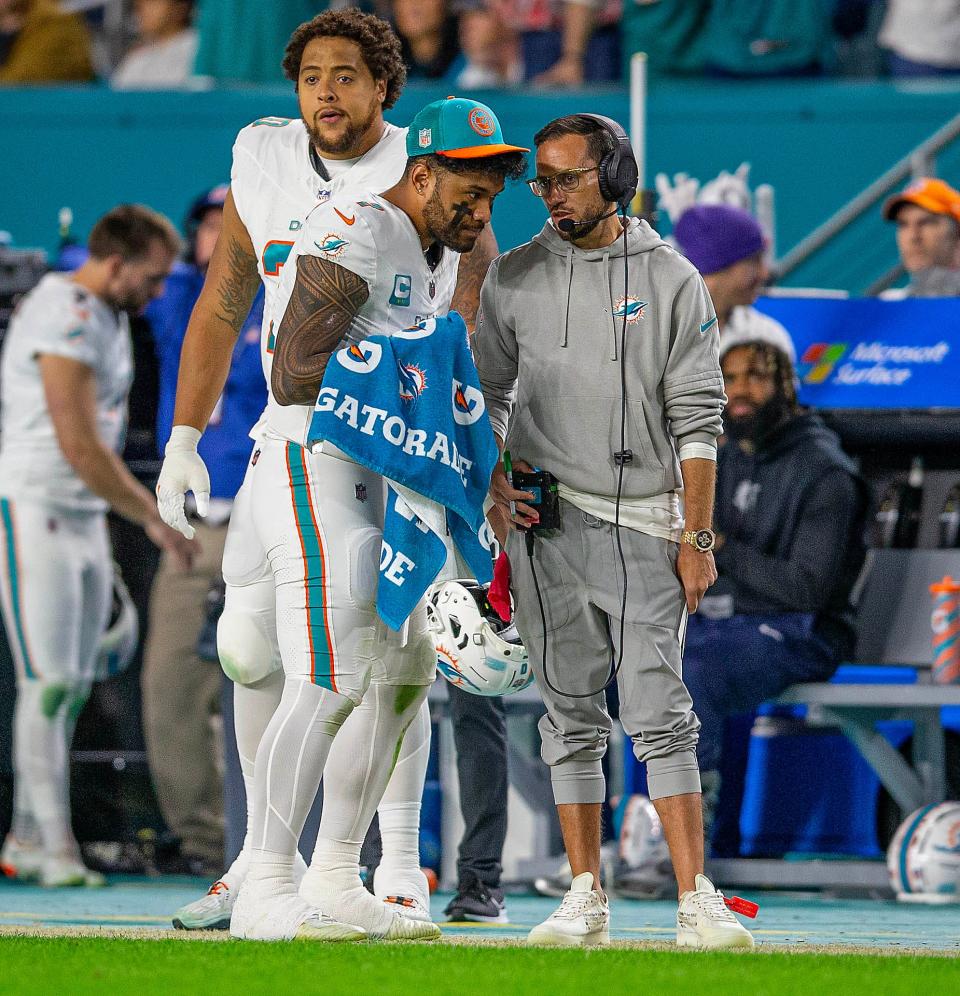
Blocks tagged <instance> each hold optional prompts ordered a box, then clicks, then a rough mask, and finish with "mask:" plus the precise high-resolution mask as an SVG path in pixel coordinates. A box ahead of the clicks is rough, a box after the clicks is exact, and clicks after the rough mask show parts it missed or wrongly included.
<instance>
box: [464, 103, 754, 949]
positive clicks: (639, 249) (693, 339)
mask: <svg viewBox="0 0 960 996" xmlns="http://www.w3.org/2000/svg"><path fill="white" fill-rule="evenodd" d="M534 141H535V143H536V146H537V158H536V168H537V175H536V177H535V178H534V179H533V180H531V181H529V182H530V186H531V189H532V190H533V192H534V194H536V195H537V196H539V197H541V198H542V199H543V201H544V204H545V205H546V207H547V209H548V211H549V213H550V218H549V220H548V221H547V223H546V224H545V225H544V227H543V230H542V231H541V232H540V233H539V234H538V235H537V236H535V237H534V239H533V240H532V241H530V242H528V243H526V244H525V245H522V246H520V247H519V248H517V249H514V250H512V251H511V252H508V253H505V254H504V255H502V256H500V257H499V258H498V259H497V260H495V261H494V263H493V264H492V265H491V267H490V270H489V271H488V273H487V277H486V280H485V282H484V285H483V289H482V291H481V299H480V313H479V315H478V320H477V331H476V333H475V335H474V337H473V345H474V351H475V358H476V363H477V368H478V370H479V373H480V381H481V384H482V386H483V391H484V397H485V399H486V404H487V409H488V412H489V415H490V420H491V423H492V425H493V429H494V432H495V433H496V434H497V437H498V441H499V442H500V444H501V448H503V446H504V443H505V444H506V447H507V449H508V450H510V451H511V452H512V454H513V456H514V460H513V468H514V469H515V470H522V471H525V470H529V469H530V468H531V467H536V468H541V469H543V470H545V471H549V472H551V473H552V474H553V475H554V476H555V477H556V478H557V480H558V481H559V493H560V497H561V502H560V508H561V525H560V528H559V529H558V530H554V531H553V532H552V533H551V534H549V535H544V534H543V533H540V534H535V535H533V536H532V537H531V538H529V539H528V538H527V537H525V535H524V532H523V531H524V530H526V529H528V528H529V527H530V526H535V525H536V523H537V521H538V512H537V508H536V506H535V505H533V504H531V502H530V499H531V498H532V497H533V496H532V494H531V493H530V492H525V491H520V490H516V489H514V487H513V486H512V483H511V481H510V480H508V478H507V471H506V470H505V469H504V466H503V463H501V464H500V465H499V466H498V467H497V469H496V470H495V471H494V474H493V478H492V480H491V496H492V497H493V499H494V501H495V502H496V503H497V506H498V512H499V518H500V520H501V521H502V522H504V523H506V521H508V520H509V522H510V529H509V530H508V531H507V533H506V538H505V546H506V550H507V553H508V556H509V559H510V564H511V571H512V590H513V595H514V601H515V607H516V622H517V627H518V629H519V631H520V634H521V636H522V637H523V640H524V643H525V644H526V646H527V648H528V650H529V653H530V659H531V662H532V663H533V666H534V670H535V673H536V677H537V682H538V685H539V687H540V691H541V694H542V695H543V698H544V702H545V704H546V706H547V714H546V716H544V718H543V719H542V720H541V723H540V732H541V737H542V755H543V758H544V760H545V761H546V763H547V764H548V765H550V767H551V777H552V783H553V790H554V799H555V801H556V804H557V811H558V814H559V817H560V824H561V828H562V831H563V838H564V843H565V845H566V849H567V855H568V857H569V860H570V866H571V870H572V872H573V883H572V888H571V891H570V892H568V893H567V895H566V897H565V898H564V901H563V904H562V905H561V907H560V909H559V910H557V912H556V913H554V914H553V915H552V916H551V917H550V918H549V919H548V920H547V921H545V922H544V923H542V924H540V925H539V926H538V927H535V928H534V929H533V931H532V932H531V934H530V941H531V942H532V943H550V944H603V943H605V942H606V940H607V938H608V936H609V935H608V924H609V912H608V908H607V903H606V897H605V896H604V895H603V892H602V890H601V888H600V878H599V865H600V804H601V802H602V800H603V798H604V795H605V785H604V779H603V773H602V771H601V767H600V760H601V758H602V756H603V754H604V752H605V751H606V747H607V736H608V734H609V732H610V729H611V721H610V717H609V715H608V713H607V711H606V707H605V701H604V694H603V688H604V682H605V681H606V680H607V679H608V677H609V676H610V670H611V661H612V660H613V659H619V660H620V662H621V666H620V670H619V673H618V674H617V679H616V680H617V682H618V685H619V692H620V719H621V722H622V723H623V727H624V729H625V731H626V732H627V734H628V735H629V736H630V737H631V738H632V740H633V743H634V750H635V753H636V755H637V757H638V758H639V759H640V760H641V761H644V762H645V763H646V766H647V777H648V783H649V792H650V796H651V798H652V799H653V800H654V803H655V805H656V807H657V811H658V812H659V814H660V817H661V819H662V821H663V825H664V830H665V833H666V837H667V842H668V844H669V846H670V852H671V856H672V858H673V863H674V869H675V871H676V874H677V880H678V884H679V888H680V893H681V903H680V909H679V912H678V922H677V936H678V943H680V944H683V945H687V946H691V947H732V946H752V938H751V936H750V934H749V933H748V932H747V931H746V930H744V928H743V927H742V926H741V925H740V924H739V922H738V921H737V920H736V919H735V918H734V917H733V916H732V914H730V913H729V911H728V910H727V908H726V907H725V906H724V904H723V899H722V897H721V896H720V894H719V893H718V892H717V891H716V890H715V889H714V888H713V886H712V884H711V883H710V882H709V881H708V880H707V879H706V878H705V877H704V876H703V875H702V872H703V826H702V819H701V813H700V780H699V776H698V771H697V757H696V744H697V731H698V728H699V722H698V720H697V718H696V716H695V715H694V713H693V710H692V706H691V700H690V695H689V694H688V692H687V690H686V688H685V687H684V685H683V682H682V680H681V676H680V661H681V645H682V633H683V629H684V626H685V622H686V613H687V611H690V612H693V611H695V610H696V607H697V604H698V602H699V600H700V598H701V597H702V596H703V594H704V592H705V591H706V589H707V588H708V587H709V585H710V584H712V583H713V581H714V580H715V579H716V570H715V567H714V563H713V554H712V552H711V547H712V542H713V534H712V533H711V532H710V524H711V513H712V509H713V490H714V477H715V468H716V438H717V436H718V435H720V432H721V429H722V425H721V412H722V410H723V405H724V401H725V398H724V393H723V381H722V377H721V374H720V367H719V363H718V359H717V356H718V332H717V319H716V312H715V310H714V308H713V305H712V303H711V301H710V296H709V294H708V293H707V290H706V287H705V286H704V283H703V280H702V279H701V278H700V275H699V274H698V273H697V271H696V270H695V269H694V267H693V266H692V265H691V264H690V263H689V262H687V260H685V259H684V258H683V257H682V256H681V255H679V254H678V253H677V252H676V251H674V250H673V249H671V248H670V247H669V246H667V245H666V243H664V242H663V241H661V240H660V238H659V237H658V236H657V234H656V233H655V232H654V231H653V229H651V228H650V226H649V225H647V224H646V222H643V221H640V220H638V219H635V218H631V219H628V220H627V221H626V222H625V228H624V224H623V223H621V221H620V218H619V217H618V216H617V208H618V203H617V202H620V204H621V205H624V206H625V205H626V204H627V203H629V200H630V198H631V196H632V195H633V193H634V188H635V187H636V164H635V162H634V160H633V154H632V152H631V151H630V145H629V141H628V139H627V137H626V135H625V134H624V133H623V131H622V129H621V128H620V127H619V125H616V124H615V123H614V122H612V121H609V119H605V118H599V117H597V116H594V115H587V114H575V115H570V116H567V117H563V118H559V119H557V120H555V121H552V122H551V123H550V124H548V125H546V126H545V127H544V128H543V129H541V131H540V132H538V134H537V135H536V138H535V140H534ZM625 163H626V165H625ZM631 170H632V175H631ZM681 488H682V489H683V493H684V505H685V516H686V522H684V519H683V517H682V515H681V511H680V500H679V492H680V490H681ZM528 536H529V534H528ZM681 540H682V542H681ZM625 582H626V583H625ZM541 603H542V610H541Z"/></svg>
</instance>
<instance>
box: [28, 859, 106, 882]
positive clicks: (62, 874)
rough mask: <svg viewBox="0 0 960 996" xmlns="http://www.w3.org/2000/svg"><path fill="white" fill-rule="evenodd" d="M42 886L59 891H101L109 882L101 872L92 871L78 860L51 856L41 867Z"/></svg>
mask: <svg viewBox="0 0 960 996" xmlns="http://www.w3.org/2000/svg"><path fill="white" fill-rule="evenodd" d="M40 884H41V885H42V886H43V887H44V888H45V889H59V888H63V887H65V886H74V887H75V886H81V887H84V886H85V887H86V888H90V889H99V888H101V887H102V886H104V885H106V884H107V880H106V879H105V878H104V877H103V876H102V875H101V874H100V872H95V871H91V870H90V869H89V868H87V866H86V865H85V864H84V863H83V862H82V861H78V860H77V859H76V858H68V857H63V856H61V855H51V856H48V857H46V858H44V860H43V864H42V865H41V867H40Z"/></svg>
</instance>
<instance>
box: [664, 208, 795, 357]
mask: <svg viewBox="0 0 960 996" xmlns="http://www.w3.org/2000/svg"><path fill="white" fill-rule="evenodd" d="M673 237H674V239H675V240H676V242H677V245H678V247H679V248H680V251H681V252H682V253H683V254H684V256H686V257H687V259H689V260H690V262H691V263H693V265H694V266H695V267H696V268H697V269H698V270H699V271H700V273H701V274H702V276H703V280H704V283H706V285H707V289H708V290H709V291H710V297H711V298H712V300H713V306H714V307H715V308H716V310H717V321H718V323H719V325H720V346H721V348H723V344H724V342H725V341H726V339H727V338H729V337H732V336H736V337H742V336H744V335H747V334H760V335H763V334H771V335H774V336H776V337H777V338H778V341H780V342H781V343H782V344H783V348H784V349H785V351H786V352H787V354H788V356H789V358H790V360H791V361H795V359H796V356H795V353H794V349H793V344H792V342H791V341H790V335H789V333H788V332H787V330H786V329H785V328H784V327H783V326H782V325H781V324H780V323H779V322H778V321H776V320H775V319H773V318H770V317H769V316H768V315H764V314H762V313H761V312H759V311H757V309H756V308H754V307H753V302H754V301H756V299H757V297H758V296H759V295H760V292H761V291H762V290H763V288H764V286H765V285H766V283H767V281H768V280H769V279H770V272H769V270H768V269H767V264H766V263H765V262H764V258H763V256H764V251H765V249H766V237H765V236H764V234H763V230H762V229H761V228H760V225H759V223H758V222H757V220H756V218H754V217H753V215H752V214H750V213H749V211H744V210H743V209H742V208H738V207H733V206H731V205H729V204H696V205H694V206H693V207H691V208H688V209H687V210H686V211H684V213H683V214H682V215H681V216H680V218H679V220H678V221H677V223H676V225H675V226H674V230H673Z"/></svg>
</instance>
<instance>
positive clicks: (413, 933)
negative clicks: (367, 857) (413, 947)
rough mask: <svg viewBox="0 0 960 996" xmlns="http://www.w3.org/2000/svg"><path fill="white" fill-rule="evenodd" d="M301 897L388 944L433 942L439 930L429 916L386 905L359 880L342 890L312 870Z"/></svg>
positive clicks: (338, 882) (340, 883) (339, 880)
mask: <svg viewBox="0 0 960 996" xmlns="http://www.w3.org/2000/svg"><path fill="white" fill-rule="evenodd" d="M300 895H301V896H302V897H303V899H304V900H306V902H307V903H308V904H310V905H311V906H319V907H321V908H322V909H325V910H329V912H330V914H331V915H332V916H335V917H337V918H338V919H341V920H348V921H349V922H350V923H356V924H359V925H360V926H361V927H363V929H364V930H365V931H366V932H367V934H368V935H369V936H370V937H372V938H375V939H377V940H385V941H434V940H436V939H437V938H438V937H439V936H440V928H439V927H438V926H437V925H436V924H435V923H433V922H432V921H431V920H430V919H429V916H428V918H427V919H426V920H423V919H420V918H419V917H414V916H410V915H409V913H408V912H407V910H406V909H404V908H402V907H401V906H400V905H399V904H397V903H386V902H384V901H383V900H382V899H377V897H376V896H374V895H372V894H371V893H369V892H367V890H366V889H365V888H364V887H363V885H362V884H361V882H360V879H359V877H358V878H357V881H356V885H350V886H348V887H347V888H344V887H343V880H342V878H340V877H339V876H338V877H337V878H336V879H334V878H332V877H331V876H329V875H325V874H324V873H323V872H320V871H318V870H317V869H315V868H310V869H309V870H308V871H307V874H306V875H305V876H304V877H303V882H301V883H300Z"/></svg>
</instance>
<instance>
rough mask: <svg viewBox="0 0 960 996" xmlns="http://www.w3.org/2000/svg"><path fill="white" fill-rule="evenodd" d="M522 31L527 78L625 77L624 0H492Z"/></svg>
mask: <svg viewBox="0 0 960 996" xmlns="http://www.w3.org/2000/svg"><path fill="white" fill-rule="evenodd" d="M488 5H489V7H490V9H491V10H493V11H494V12H496V13H497V14H498V15H499V17H500V18H501V19H502V20H503V21H504V22H505V23H506V24H508V25H511V26H512V27H514V28H515V29H516V30H517V31H518V33H519V37H520V51H521V57H522V60H523V75H524V79H526V80H532V81H533V82H534V83H539V84H541V85H544V86H580V85H581V84H582V83H584V82H602V81H611V80H617V79H619V77H620V33H619V31H618V26H617V21H618V20H619V16H620V8H621V3H620V0H488Z"/></svg>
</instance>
